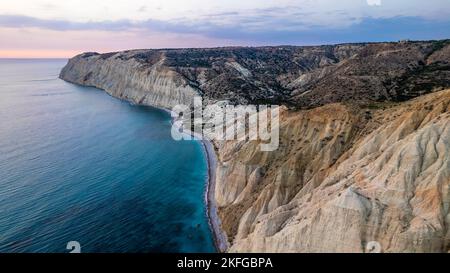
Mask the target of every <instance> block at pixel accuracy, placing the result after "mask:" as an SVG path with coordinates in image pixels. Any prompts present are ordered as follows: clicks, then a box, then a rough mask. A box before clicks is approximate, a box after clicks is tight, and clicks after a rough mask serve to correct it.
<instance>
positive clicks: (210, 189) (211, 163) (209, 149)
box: [159, 108, 228, 253]
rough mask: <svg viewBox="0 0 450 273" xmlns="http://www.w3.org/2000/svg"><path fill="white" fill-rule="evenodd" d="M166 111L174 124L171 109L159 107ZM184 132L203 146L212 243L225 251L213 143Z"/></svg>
mask: <svg viewBox="0 0 450 273" xmlns="http://www.w3.org/2000/svg"><path fill="white" fill-rule="evenodd" d="M159 109H161V110H163V111H165V112H167V113H168V114H169V115H170V116H171V123H172V125H174V124H175V121H176V119H175V118H174V116H176V115H174V114H173V113H172V111H171V110H169V109H164V108H159ZM183 130H184V131H183V132H184V133H186V134H188V135H190V136H191V137H193V138H194V139H196V140H198V141H200V142H201V143H202V146H203V151H204V153H205V156H206V162H207V164H208V166H207V167H208V177H207V179H206V187H205V188H206V190H205V205H206V215H207V217H208V223H209V226H210V229H211V232H212V235H213V240H214V245H215V246H216V249H217V251H218V252H221V253H223V252H226V251H227V249H228V239H227V236H226V234H225V233H224V231H223V230H222V228H221V223H220V218H219V215H218V212H217V203H216V200H215V196H214V194H215V188H216V169H217V158H218V157H217V154H216V151H215V149H214V144H213V143H212V142H211V141H210V140H208V139H206V138H205V137H203V136H201V135H197V134H196V133H195V132H192V131H189V130H186V129H183Z"/></svg>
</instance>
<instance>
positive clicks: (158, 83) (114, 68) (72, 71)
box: [60, 50, 199, 108]
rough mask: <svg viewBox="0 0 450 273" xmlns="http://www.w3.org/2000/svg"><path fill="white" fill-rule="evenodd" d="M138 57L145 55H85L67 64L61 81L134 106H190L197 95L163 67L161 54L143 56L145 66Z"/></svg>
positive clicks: (184, 80)
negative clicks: (98, 92)
mask: <svg viewBox="0 0 450 273" xmlns="http://www.w3.org/2000/svg"><path fill="white" fill-rule="evenodd" d="M140 54H143V55H145V54H148V53H147V51H139V50H136V51H132V52H122V53H108V54H102V55H100V54H97V53H84V54H81V55H78V56H76V57H74V58H72V59H70V60H69V62H68V64H67V65H66V66H65V67H64V68H63V70H62V71H61V74H60V78H62V79H64V80H66V81H68V82H72V83H76V84H81V85H86V86H93V87H97V88H100V89H103V90H105V91H106V92H108V93H109V94H110V95H112V96H114V97H117V98H121V99H125V100H128V101H131V102H133V103H136V104H144V105H153V106H155V107H161V108H172V107H173V106H175V105H177V104H185V105H190V104H191V102H192V99H193V97H194V96H198V95H199V94H198V90H196V89H195V88H193V87H192V86H190V85H189V82H188V81H187V80H186V79H184V78H183V77H181V76H180V75H179V74H177V73H176V72H175V71H173V70H170V69H168V68H167V67H165V66H164V65H163V63H164V54H163V53H160V52H152V54H150V55H149V56H147V55H146V56H147V57H146V59H145V62H142V61H140V59H139V56H140ZM150 58H151V59H150Z"/></svg>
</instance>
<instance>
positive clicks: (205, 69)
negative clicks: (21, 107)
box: [61, 40, 450, 109]
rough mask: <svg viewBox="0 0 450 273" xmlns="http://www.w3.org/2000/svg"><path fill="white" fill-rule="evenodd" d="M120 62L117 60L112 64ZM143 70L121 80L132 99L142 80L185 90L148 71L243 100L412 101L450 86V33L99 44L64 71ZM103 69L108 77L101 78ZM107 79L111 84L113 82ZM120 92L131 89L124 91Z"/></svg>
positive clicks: (76, 78)
mask: <svg viewBox="0 0 450 273" xmlns="http://www.w3.org/2000/svg"><path fill="white" fill-rule="evenodd" d="M88 64H89V65H88ZM112 64H113V66H115V67H109V68H108V66H111V65H112ZM124 65H127V66H128V68H123V69H124V70H123V71H120V73H118V74H116V75H113V74H114V73H115V72H114V71H113V70H119V68H120V67H123V66H124ZM101 66H104V67H101ZM130 69H133V70H130ZM74 71H77V75H74V73H73V72H74ZM136 71H139V72H140V73H141V74H142V75H141V76H144V78H142V81H141V82H151V83H150V84H149V85H147V86H145V87H143V86H140V85H139V83H138V82H139V81H137V82H131V81H127V82H124V83H123V84H122V86H121V88H122V89H124V88H126V89H127V90H128V91H129V92H132V93H133V95H131V97H132V98H131V99H132V100H137V101H138V102H139V100H144V101H145V100H146V99H145V98H143V96H141V97H139V96H138V97H136V96H137V95H136V94H134V93H136V92H134V91H135V89H137V88H141V89H144V91H145V93H146V94H147V93H149V94H147V96H153V95H154V93H158V96H159V97H162V96H163V97H167V96H169V97H170V98H165V101H164V100H162V101H159V102H158V104H159V105H162V104H164V103H168V102H169V101H171V100H174V99H175V100H176V99H181V98H179V94H178V95H177V94H168V93H164V94H161V93H160V89H157V88H155V87H157V86H158V87H163V86H167V84H168V82H164V83H162V82H161V81H163V80H162V79H161V78H160V79H157V80H156V79H155V80H154V81H153V80H152V79H153V78H151V77H150V79H149V78H148V77H146V74H148V75H151V76H153V77H156V75H157V74H159V75H161V74H164V76H163V78H164V80H169V81H171V83H170V84H169V85H170V86H171V87H176V88H182V89H183V88H185V89H183V90H185V91H186V90H189V92H188V93H189V95H192V94H193V93H192V92H190V91H194V92H195V93H198V94H201V95H202V96H203V97H204V98H205V99H208V100H211V101H217V100H228V101H230V102H231V103H236V104H262V103H270V104H285V105H287V106H289V107H291V108H297V109H304V108H313V107H317V106H321V105H325V104H328V103H336V102H346V101H351V102H361V103H369V102H377V101H404V100H407V99H411V98H414V97H417V96H420V95H423V94H427V93H430V92H434V91H436V90H442V89H445V88H449V87H450V40H442V41H424V42H399V43H360V44H342V45H327V46H306V47H297V46H277V47H255V48H252V47H225V48H207V49H158V50H131V51H123V52H112V53H106V54H98V53H92V52H91V53H84V54H81V55H79V56H76V57H75V58H73V59H71V60H70V62H69V64H68V67H66V68H65V69H64V70H63V72H62V73H61V78H63V79H66V80H69V81H73V82H77V83H81V84H92V85H94V86H97V87H100V88H102V86H99V85H108V84H111V83H108V82H107V81H109V80H111V81H112V82H114V81H117V80H123V79H122V78H124V77H125V76H127V77H138V76H137V75H136V73H137V72H136ZM122 72H123V73H122ZM99 73H102V74H99ZM107 73H109V75H106V74H107ZM129 73H130V74H132V75H128V74H129ZM105 76H109V77H111V78H108V80H106V79H105ZM112 76H114V77H112ZM99 77H102V78H103V81H106V82H101V84H99V80H98V78H99ZM158 81H159V82H158ZM157 82H158V83H157ZM152 84H156V85H155V86H153V85H152ZM136 85H137V86H136ZM106 87H107V88H103V89H107V90H108V89H111V86H106ZM133 90H134V91H133ZM125 93H126V92H125ZM119 95H122V97H126V94H124V93H123V92H122V94H119ZM128 99H130V98H128ZM154 99H155V98H154ZM183 99H189V98H188V97H185V98H182V100H183ZM159 100H161V98H159ZM149 101H152V99H150V100H149ZM168 104H170V103H168ZM166 106H169V105H166Z"/></svg>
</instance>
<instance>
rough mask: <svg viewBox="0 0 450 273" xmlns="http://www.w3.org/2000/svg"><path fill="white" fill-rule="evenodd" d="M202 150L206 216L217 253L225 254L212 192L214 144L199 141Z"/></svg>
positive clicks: (215, 158)
mask: <svg viewBox="0 0 450 273" xmlns="http://www.w3.org/2000/svg"><path fill="white" fill-rule="evenodd" d="M201 143H202V146H203V149H204V151H205V154H206V159H207V162H208V181H207V182H208V185H207V187H206V193H205V202H206V208H207V214H208V221H209V225H210V227H211V232H212V233H213V239H214V244H215V245H216V249H217V251H218V252H219V253H223V252H226V251H227V249H228V240H227V236H226V234H225V233H224V232H223V230H222V229H221V227H220V225H221V223H220V219H219V216H218V214H217V203H216V200H215V198H214V192H215V187H216V169H217V156H216V152H215V150H214V144H212V142H211V141H209V140H206V139H202V140H201Z"/></svg>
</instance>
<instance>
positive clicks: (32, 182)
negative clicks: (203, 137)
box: [0, 59, 215, 253]
mask: <svg viewBox="0 0 450 273" xmlns="http://www.w3.org/2000/svg"><path fill="white" fill-rule="evenodd" d="M66 63H67V60H64V59H0V252H2V253H5V252H6V253H17V252H26V253H68V252H74V251H75V252H82V253H111V252H114V253H155V252H157V253H160V252H162V253H187V252H197V253H208V252H215V247H214V242H213V237H212V232H211V229H210V226H209V223H208V217H207V208H206V205H205V191H206V187H207V182H206V181H207V175H208V164H207V160H206V156H205V152H204V150H203V147H202V143H201V142H199V141H196V140H192V141H180V142H178V141H175V140H173V139H172V138H171V134H170V130H171V118H170V115H169V114H168V113H166V112H164V111H162V110H159V109H156V108H152V107H145V106H137V105H132V104H130V103H129V102H125V101H121V100H119V99H116V98H113V97H111V96H109V95H108V94H107V93H106V92H104V91H102V90H99V89H95V88H91V87H82V86H77V85H74V84H70V83H67V82H64V81H62V80H60V79H59V78H58V75H59V72H60V70H61V69H62V67H63V66H64V65H65V64H66Z"/></svg>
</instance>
